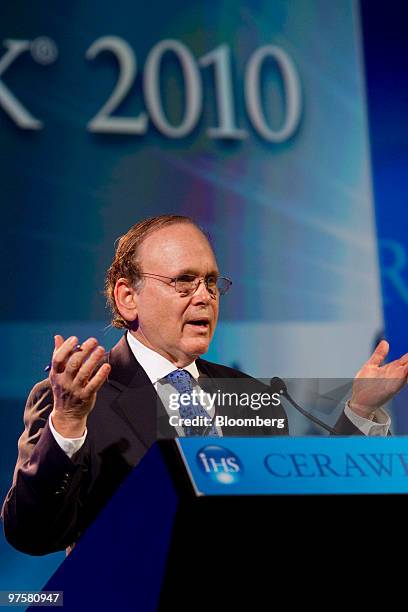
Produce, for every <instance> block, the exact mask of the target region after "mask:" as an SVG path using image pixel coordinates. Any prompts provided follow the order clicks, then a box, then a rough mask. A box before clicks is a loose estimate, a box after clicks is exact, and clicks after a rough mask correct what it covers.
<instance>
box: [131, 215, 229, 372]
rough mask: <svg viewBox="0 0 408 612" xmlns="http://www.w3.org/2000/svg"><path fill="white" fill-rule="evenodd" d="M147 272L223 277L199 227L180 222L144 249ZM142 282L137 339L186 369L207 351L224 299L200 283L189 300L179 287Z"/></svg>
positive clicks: (161, 231) (145, 279) (158, 234)
mask: <svg viewBox="0 0 408 612" xmlns="http://www.w3.org/2000/svg"><path fill="white" fill-rule="evenodd" d="M139 263H140V267H141V271H142V272H148V273H151V274H159V275H161V276H168V277H171V278H174V277H177V276H181V275H182V274H194V275H196V276H200V277H206V276H207V275H218V266H217V262H216V260H215V256H214V253H213V251H212V249H211V247H210V245H209V243H208V241H207V239H206V238H205V236H204V235H203V234H202V233H201V232H200V231H199V230H198V229H197V228H196V227H194V225H191V224H189V223H179V224H174V225H169V226H167V227H163V228H161V229H159V230H157V231H156V232H154V233H153V234H151V235H150V236H148V237H147V238H146V239H145V240H144V242H143V243H142V245H141V247H140V249H139ZM168 282H169V281H167V280H166V282H163V281H161V280H159V279H156V278H150V277H143V284H142V287H141V289H140V290H139V292H138V293H137V295H136V300H137V315H138V328H137V330H135V331H134V332H132V333H133V334H134V336H135V337H136V338H137V339H138V340H140V342H142V343H143V344H145V345H146V346H148V347H149V348H152V349H153V350H155V351H157V352H158V353H160V354H161V355H163V357H166V359H169V361H171V362H172V363H174V364H175V365H177V366H178V367H184V366H185V365H188V364H189V363H191V362H192V361H194V360H195V359H196V358H197V357H198V356H199V355H202V354H203V353H205V352H206V351H207V350H208V346H209V344H210V341H211V339H212V337H213V335H214V331H215V326H216V324H217V318H218V301H219V297H218V296H216V297H214V296H211V295H210V294H209V293H208V291H207V288H206V286H205V284H204V283H203V282H201V283H200V284H199V286H198V288H197V290H196V291H195V292H194V293H193V294H192V295H188V296H184V295H182V294H180V293H177V292H176V291H175V289H174V285H169V284H167V283H168Z"/></svg>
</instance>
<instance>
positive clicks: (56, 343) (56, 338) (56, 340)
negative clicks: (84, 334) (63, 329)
mask: <svg viewBox="0 0 408 612" xmlns="http://www.w3.org/2000/svg"><path fill="white" fill-rule="evenodd" d="M63 344H64V338H63V337H62V336H60V335H59V334H57V335H56V336H54V351H57V350H58V349H59V347H60V346H62V345H63Z"/></svg>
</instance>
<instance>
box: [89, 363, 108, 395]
mask: <svg viewBox="0 0 408 612" xmlns="http://www.w3.org/2000/svg"><path fill="white" fill-rule="evenodd" d="M110 371H111V366H110V364H109V363H104V364H103V365H102V366H101V367H100V368H99V370H98V371H97V372H96V374H95V376H94V377H93V378H91V380H90V381H89V383H88V384H87V385H86V387H85V389H84V392H85V393H86V394H87V395H88V396H90V395H92V393H96V392H97V391H99V389H100V388H101V387H102V385H103V383H104V382H105V381H106V379H107V378H108V376H109V372H110Z"/></svg>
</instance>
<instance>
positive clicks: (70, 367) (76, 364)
mask: <svg viewBox="0 0 408 612" xmlns="http://www.w3.org/2000/svg"><path fill="white" fill-rule="evenodd" d="M97 346H98V341H97V339H96V338H88V339H87V340H85V342H83V343H82V344H81V350H80V351H74V352H73V353H71V355H70V356H69V359H68V361H67V364H66V366H65V372H66V373H67V374H68V376H70V377H71V378H74V377H75V375H76V373H77V372H78V370H79V368H80V367H81V366H82V364H83V363H84V361H85V360H86V359H88V357H89V356H90V354H91V353H92V352H93V351H94V349H95V348H96V347H97Z"/></svg>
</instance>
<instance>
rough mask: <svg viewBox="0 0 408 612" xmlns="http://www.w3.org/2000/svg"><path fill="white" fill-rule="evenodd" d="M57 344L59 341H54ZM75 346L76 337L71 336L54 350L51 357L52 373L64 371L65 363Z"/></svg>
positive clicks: (76, 342)
mask: <svg viewBox="0 0 408 612" xmlns="http://www.w3.org/2000/svg"><path fill="white" fill-rule="evenodd" d="M60 338H62V336H60ZM62 339H63V338H62ZM57 342H58V343H59V341H57V340H55V344H57ZM77 344H78V338H77V337H76V336H71V337H70V338H68V339H67V340H65V342H62V344H60V345H59V347H58V348H56V349H54V353H53V356H52V370H53V371H54V372H56V373H57V374H59V373H61V372H63V371H64V368H65V363H66V361H67V359H68V357H69V356H70V355H71V353H72V351H73V350H74V348H75V347H76V345H77Z"/></svg>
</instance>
